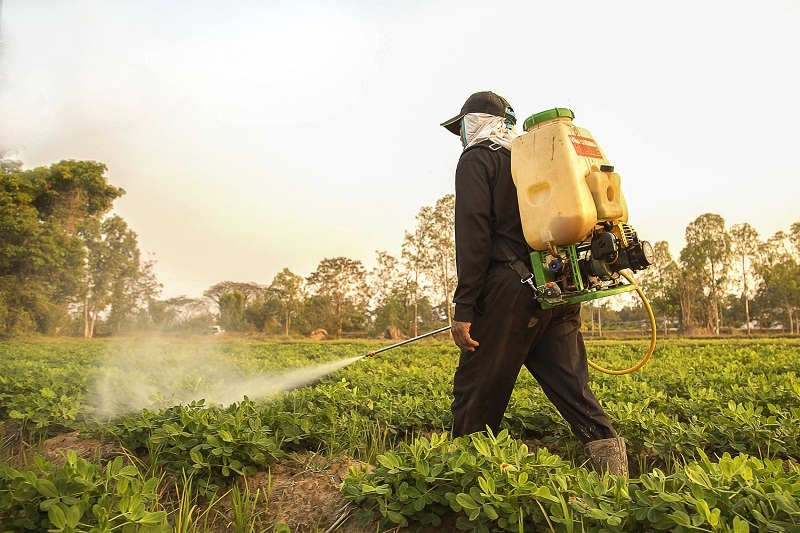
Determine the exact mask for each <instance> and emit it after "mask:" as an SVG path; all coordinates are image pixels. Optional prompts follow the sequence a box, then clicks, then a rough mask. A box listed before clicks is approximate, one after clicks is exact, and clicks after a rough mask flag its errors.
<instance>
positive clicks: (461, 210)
mask: <svg viewBox="0 0 800 533" xmlns="http://www.w3.org/2000/svg"><path fill="white" fill-rule="evenodd" d="M573 118H574V115H573V113H572V111H570V110H569V109H564V108H556V109H551V110H548V111H544V112H542V113H537V114H535V115H532V116H531V117H529V118H528V119H527V120H526V121H525V123H524V129H525V133H524V134H522V135H519V134H517V132H516V122H517V120H516V116H515V113H514V110H513V109H512V107H511V105H510V104H509V103H508V101H506V100H505V99H504V98H502V97H501V96H499V95H497V94H495V93H492V92H488V91H485V92H478V93H475V94H473V95H472V96H470V97H469V98H468V99H467V101H466V102H465V103H464V105H463V107H462V108H461V112H460V113H458V114H457V115H456V116H455V117H453V118H451V119H449V120H447V121H445V122H443V123H442V124H441V125H442V126H444V127H445V128H446V129H447V130H448V131H450V132H451V133H453V134H455V135H458V136H459V137H460V139H461V144H462V148H463V151H462V153H461V156H460V159H459V162H458V166H457V168H456V175H455V191H456V213H455V234H456V263H457V269H458V286H457V288H456V291H455V295H454V298H453V301H454V303H455V320H454V322H453V325H452V333H453V339H454V340H455V343H456V344H457V345H458V347H459V348H460V349H461V355H460V359H459V364H458V367H457V369H456V372H455V375H454V378H453V396H454V399H453V403H452V406H451V411H452V413H453V426H452V433H453V436H454V437H458V436H461V435H466V434H469V433H473V432H477V431H484V430H485V429H486V427H487V426H488V427H489V428H490V429H492V430H493V431H495V432H497V430H498V429H499V425H500V422H501V421H502V418H503V414H504V413H505V410H506V407H507V406H508V402H509V399H510V397H511V393H512V391H513V388H514V385H515V382H516V378H517V375H518V374H519V371H520V369H521V368H522V366H525V368H527V369H528V371H530V373H531V374H532V375H533V377H534V378H535V379H536V380H537V382H538V383H539V384H540V386H541V387H542V389H543V390H544V392H545V394H546V395H547V397H548V399H549V400H550V401H551V402H552V403H553V404H554V405H555V406H556V408H557V409H558V411H559V412H560V413H561V415H562V416H563V417H564V419H565V420H566V421H567V422H568V423H569V425H570V427H571V428H572V431H573V433H574V434H575V436H576V437H577V438H578V439H579V440H580V441H581V442H582V443H583V444H584V445H585V450H586V454H587V456H588V457H589V458H590V460H591V462H592V465H593V466H594V467H595V469H597V470H598V471H601V472H605V471H607V472H611V473H613V474H617V475H627V473H628V461H627V455H626V448H625V441H624V439H623V438H621V437H620V436H618V435H617V433H616V431H615V430H614V427H613V425H612V423H611V421H610V420H609V419H608V417H607V416H606V414H605V412H604V411H603V408H602V406H601V405H600V403H599V402H598V400H597V398H596V397H595V396H594V394H593V393H592V391H591V390H590V388H589V371H588V367H589V365H591V366H592V367H593V368H596V369H598V370H601V371H603V372H607V373H610V374H625V373H628V372H632V371H634V370H637V369H638V368H640V367H641V366H642V365H644V364H645V363H646V362H647V360H648V359H649V357H650V355H652V352H653V348H654V345H655V332H656V328H655V319H654V318H653V313H652V309H650V306H649V304H648V303H647V300H646V299H645V298H644V294H643V293H642V291H641V289H639V287H638V286H637V285H636V284H635V282H634V281H633V278H632V277H631V275H630V274H628V272H626V271H627V270H632V271H635V270H643V269H645V268H647V267H648V266H649V265H650V264H652V261H653V252H652V247H651V246H650V244H649V243H648V242H647V241H641V240H639V238H638V236H637V234H636V232H635V231H634V230H633V228H632V227H631V226H629V225H628V224H627V218H628V210H627V205H626V203H625V199H624V197H623V196H622V191H621V190H620V177H619V174H617V173H615V172H614V167H613V166H612V165H611V164H610V163H609V161H608V160H607V159H606V156H605V154H604V153H603V151H602V150H601V149H600V147H599V145H598V144H597V143H596V142H595V140H594V138H593V137H592V136H591V134H590V133H589V132H588V131H587V130H585V129H582V128H578V127H577V126H575V125H574V124H573V123H572V119H573ZM625 281H627V283H625ZM630 290H636V291H637V292H638V293H639V295H640V296H641V297H642V301H643V302H644V304H645V307H646V308H647V310H648V313H649V315H650V325H651V328H652V339H651V344H650V349H649V351H648V353H647V355H646V356H645V357H644V358H643V359H642V360H641V361H640V362H639V363H638V364H637V365H635V366H633V367H631V368H629V369H626V370H620V371H615V370H607V369H604V368H601V367H599V366H597V365H594V364H592V363H591V362H590V361H588V359H587V356H586V349H585V347H584V343H583V338H582V336H581V333H580V326H581V321H580V304H581V302H584V301H588V300H592V299H595V298H601V297H606V296H610V295H613V294H618V293H620V292H625V291H630ZM446 329H447V328H442V329H439V330H436V331H434V332H431V333H428V334H425V335H423V336H428V335H432V334H435V333H439V332H441V331H444V330H446ZM423 336H420V337H416V338H414V339H409V340H407V341H404V342H403V343H400V344H406V343H408V342H412V341H414V340H417V339H419V338H422V337H423ZM400 344H397V345H393V346H389V347H386V348H383V349H381V350H377V351H375V352H371V353H369V354H367V355H374V354H375V353H378V352H379V351H383V350H387V349H390V348H393V347H395V346H398V345H400Z"/></svg>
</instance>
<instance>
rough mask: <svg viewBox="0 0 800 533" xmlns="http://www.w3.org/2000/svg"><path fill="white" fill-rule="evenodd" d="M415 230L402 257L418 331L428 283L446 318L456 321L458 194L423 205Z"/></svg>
mask: <svg viewBox="0 0 800 533" xmlns="http://www.w3.org/2000/svg"><path fill="white" fill-rule="evenodd" d="M415 219H416V222H417V224H416V227H415V229H414V233H409V232H406V234H405V239H404V241H403V255H402V257H403V261H404V265H405V266H406V268H407V270H408V272H409V274H410V276H411V288H412V290H413V301H414V305H415V309H416V312H415V313H414V314H415V320H414V325H413V330H414V336H416V335H418V334H419V332H418V328H417V322H418V311H419V300H420V298H421V297H423V295H425V293H426V292H427V289H428V288H429V287H433V288H435V292H436V294H437V300H438V301H439V302H441V306H442V310H443V318H444V319H445V320H446V321H447V323H448V324H452V323H453V305H452V302H453V291H454V290H455V286H456V259H455V257H456V255H455V250H456V249H455V234H454V227H455V196H454V195H452V194H448V195H445V196H443V197H442V198H440V199H439V200H438V201H437V202H436V205H435V206H432V207H431V206H424V207H422V208H421V209H420V210H419V213H417V216H416V218H415Z"/></svg>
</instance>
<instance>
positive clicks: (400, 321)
mask: <svg viewBox="0 0 800 533" xmlns="http://www.w3.org/2000/svg"><path fill="white" fill-rule="evenodd" d="M376 254H377V258H376V259H377V261H376V263H377V265H376V267H375V268H374V269H373V270H372V272H371V273H370V287H371V288H372V309H373V311H372V315H373V324H372V325H373V329H374V332H375V333H381V332H384V331H386V330H387V329H390V328H397V329H398V330H400V331H401V332H403V333H407V332H409V331H412V330H413V328H411V327H410V326H411V325H412V324H413V323H414V317H413V316H412V315H414V314H415V307H416V313H418V311H419V302H416V306H415V305H414V303H415V301H414V295H413V292H414V287H413V283H412V282H411V279H410V276H409V273H408V271H407V270H406V269H405V268H403V265H402V263H401V262H400V260H399V259H397V258H396V257H394V256H393V255H389V254H388V253H386V252H379V251H376Z"/></svg>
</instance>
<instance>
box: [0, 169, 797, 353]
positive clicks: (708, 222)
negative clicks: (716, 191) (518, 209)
mask: <svg viewBox="0 0 800 533" xmlns="http://www.w3.org/2000/svg"><path fill="white" fill-rule="evenodd" d="M0 165H2V166H1V167H0V335H2V336H4V337H13V336H21V335H30V334H33V333H38V334H43V335H54V334H62V335H75V336H83V337H87V338H91V337H93V336H95V335H117V334H121V333H126V332H135V331H151V332H155V331H159V332H176V333H177V332H192V333H200V332H208V331H209V329H210V328H211V326H212V325H218V326H220V327H222V328H223V329H224V330H226V331H236V332H251V333H263V334H272V335H284V336H307V335H310V334H312V333H315V332H320V331H322V332H324V335H326V336H329V337H334V338H339V337H346V336H350V335H352V336H377V335H384V336H387V337H401V336H405V337H410V336H416V335H418V334H420V333H423V332H426V331H430V330H432V329H435V328H437V327H440V326H443V325H449V324H450V323H451V322H452V309H453V306H452V294H453V291H454V289H455V283H456V271H455V242H454V238H453V225H454V210H455V199H454V197H453V195H452V194H449V195H446V196H444V197H442V198H440V199H439V200H438V201H437V202H436V203H435V205H433V206H424V207H422V208H421V209H420V210H419V212H418V213H417V215H416V217H415V226H414V228H413V230H412V231H406V232H405V235H404V238H403V243H402V246H401V249H400V251H399V253H398V254H396V255H392V254H390V253H388V252H386V251H376V258H375V259H376V260H375V267H374V268H372V269H370V270H367V268H366V267H365V266H364V264H363V263H362V262H361V261H359V260H357V259H351V258H347V257H333V258H325V259H322V260H321V261H320V262H319V264H318V265H317V268H316V270H315V271H314V272H312V273H311V274H310V275H308V276H305V277H303V276H301V275H298V274H296V273H294V272H292V271H291V270H290V269H288V268H284V269H283V270H281V271H280V272H278V273H277V274H276V275H275V276H274V278H273V279H272V281H271V282H270V283H268V284H262V283H256V282H239V281H223V282H220V283H217V284H215V285H213V286H212V287H209V288H208V289H207V290H205V291H204V293H203V296H202V297H198V298H194V297H187V296H179V297H175V298H168V299H160V292H161V286H160V285H159V283H158V281H157V279H156V277H155V275H154V273H153V266H154V262H153V260H145V259H143V258H142V256H141V253H140V251H139V248H138V244H137V236H136V233H135V232H134V231H133V230H131V229H130V228H128V226H127V224H126V223H125V221H124V220H123V219H122V218H121V217H119V216H117V215H113V214H110V213H111V209H112V207H113V202H114V200H116V199H117V198H119V197H120V196H122V195H123V194H124V193H125V191H123V190H122V189H120V188H117V187H114V186H112V185H111V184H109V183H108V180H107V178H106V177H105V172H106V167H105V165H103V164H101V163H97V162H91V161H61V162H59V163H56V164H53V165H51V166H49V167H39V168H35V169H32V170H23V168H22V164H21V163H20V162H19V161H12V160H8V159H0ZM686 241H687V244H686V246H685V248H684V249H683V250H682V251H681V252H680V255H679V256H678V258H674V257H673V256H672V254H671V252H670V250H669V245H668V244H667V243H666V242H665V241H660V242H656V243H655V246H654V248H655V254H656V262H655V265H653V266H651V267H650V268H649V269H648V270H646V271H644V272H641V273H640V274H638V276H637V280H638V282H639V283H640V285H641V286H642V288H643V290H644V292H645V294H646V295H647V297H648V300H649V301H650V303H651V305H652V307H653V309H654V311H655V313H656V314H657V316H658V323H659V327H664V328H665V329H666V330H671V329H677V330H680V331H683V332H688V333H698V332H701V333H703V332H705V333H720V332H722V331H723V329H724V328H726V327H727V328H731V327H735V328H739V327H743V328H744V329H746V330H747V331H748V332H749V331H750V329H749V328H752V327H760V328H765V327H767V328H768V327H773V326H776V325H781V326H783V327H785V328H786V329H787V330H788V331H790V332H792V333H797V332H798V331H799V330H800V325H798V317H797V311H798V308H800V267H799V266H798V265H799V264H800V223H795V224H793V225H792V226H791V228H790V229H789V231H788V232H786V233H784V232H779V233H777V234H776V235H774V236H772V237H770V238H769V239H767V240H766V241H762V240H761V239H760V237H759V235H758V233H757V232H756V231H755V230H754V229H753V228H752V227H751V226H750V225H749V224H746V223H744V224H736V225H734V226H732V227H731V228H726V226H725V222H724V220H723V219H722V217H720V216H719V215H714V214H705V215H702V216H700V217H698V218H697V219H696V220H695V221H694V222H692V223H691V224H690V225H689V226H688V227H687V228H686ZM603 302H605V301H603ZM597 303H598V305H599V304H600V301H598V302H597ZM594 307H595V306H588V305H587V306H584V308H585V309H584V310H585V314H587V315H588V317H587V320H589V321H591V322H592V328H593V327H594ZM603 307H607V306H606V305H605V303H604V305H603ZM597 311H598V312H599V311H600V309H597ZM608 312H609V311H606V313H608ZM617 314H618V316H620V315H621V316H624V317H626V318H627V319H628V320H632V321H635V320H641V321H643V320H644V310H643V308H642V306H641V303H640V302H637V301H633V302H631V303H629V304H627V306H626V307H625V308H624V309H623V310H622V311H620V312H618V313H617ZM599 316H600V315H598V318H599Z"/></svg>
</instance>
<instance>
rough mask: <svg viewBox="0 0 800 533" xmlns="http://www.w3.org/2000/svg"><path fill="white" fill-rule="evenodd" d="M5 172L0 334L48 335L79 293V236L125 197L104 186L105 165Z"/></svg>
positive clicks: (0, 209)
mask: <svg viewBox="0 0 800 533" xmlns="http://www.w3.org/2000/svg"><path fill="white" fill-rule="evenodd" d="M2 169H3V172H2V174H0V182H1V183H0V215H1V216H0V226H2V227H0V257H2V259H0V306H2V309H3V312H2V313H0V315H1V316H2V317H4V320H5V322H4V323H3V325H2V327H0V330H2V333H5V334H17V333H26V332H29V331H32V330H38V331H39V332H41V333H52V332H54V331H57V330H58V329H59V328H60V327H61V326H62V325H64V324H65V323H66V322H65V319H66V316H67V311H68V310H69V308H70V306H71V305H72V304H74V303H75V302H77V301H80V300H81V298H82V295H83V292H84V287H85V283H84V268H85V264H84V261H85V259H86V250H85V249H84V246H83V241H82V239H81V238H80V236H78V235H77V232H78V230H79V228H80V227H82V226H83V225H84V224H86V223H87V221H89V220H93V221H95V222H99V221H100V220H102V218H103V216H104V215H105V214H106V213H107V212H108V211H109V210H110V209H111V206H112V203H113V201H114V200H115V199H116V198H118V197H119V196H121V195H122V194H124V191H123V190H122V189H119V188H117V187H113V186H112V185H110V184H108V182H107V180H106V178H105V176H104V173H105V170H106V167H105V165H103V164H101V163H96V162H92V161H61V162H60V163H56V164H54V165H51V166H50V167H39V168H35V169H33V170H28V171H22V170H21V165H17V164H8V163H5V164H3V165H2ZM7 170H8V171H10V172H6V171H7Z"/></svg>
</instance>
